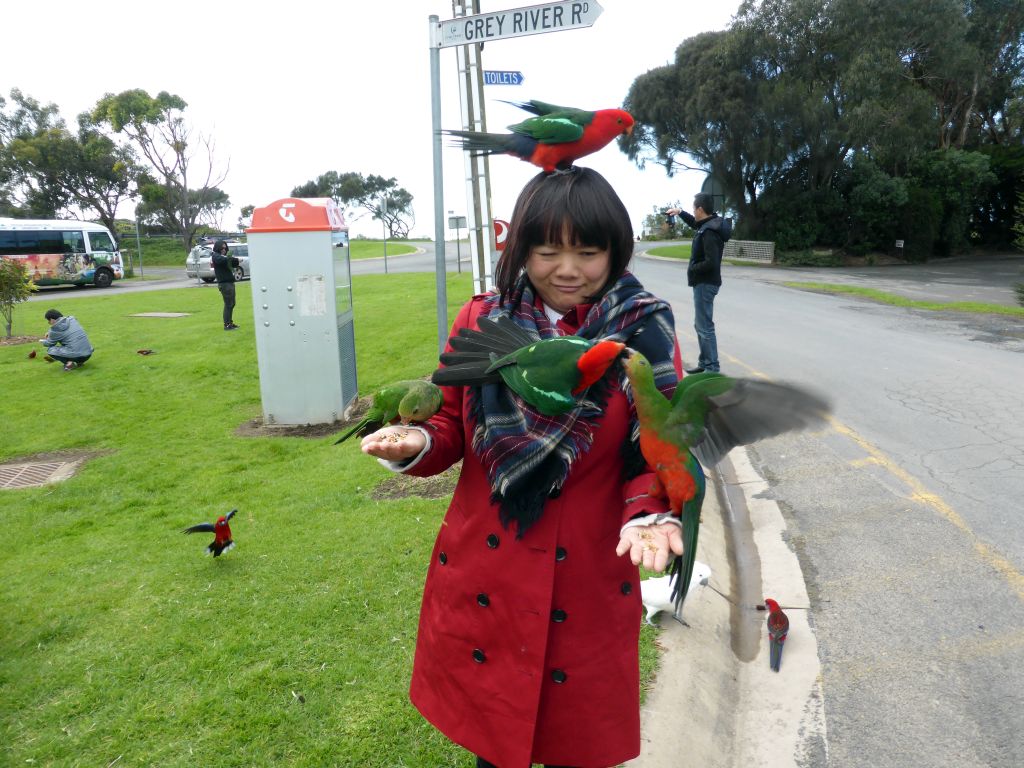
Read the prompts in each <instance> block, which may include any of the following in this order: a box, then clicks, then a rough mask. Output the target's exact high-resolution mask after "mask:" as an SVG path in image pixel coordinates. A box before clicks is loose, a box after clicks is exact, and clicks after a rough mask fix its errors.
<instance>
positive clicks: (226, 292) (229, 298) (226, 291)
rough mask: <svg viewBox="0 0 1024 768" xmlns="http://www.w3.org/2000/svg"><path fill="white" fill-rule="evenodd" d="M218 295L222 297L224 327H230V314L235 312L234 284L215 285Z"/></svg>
mask: <svg viewBox="0 0 1024 768" xmlns="http://www.w3.org/2000/svg"><path fill="white" fill-rule="evenodd" d="M217 287H218V288H220V295H221V296H223V297H224V325H231V323H232V322H233V321H232V319H231V313H232V312H234V311H235V284H234V283H217Z"/></svg>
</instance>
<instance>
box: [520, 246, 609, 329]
mask: <svg viewBox="0 0 1024 768" xmlns="http://www.w3.org/2000/svg"><path fill="white" fill-rule="evenodd" d="M563 239H568V238H563ZM610 273H611V254H610V253H609V251H608V249H603V250H602V249H601V248H598V247H596V246H593V245H565V244H563V243H546V244H544V245H535V246H534V247H533V248H531V249H530V255H529V257H527V259H526V275H527V277H529V278H530V282H531V283H533V287H534V289H536V291H537V293H538V294H540V297H541V299H542V300H543V301H544V303H545V304H547V305H548V306H549V307H551V308H552V309H555V310H557V311H558V312H561V313H562V314H565V313H566V312H568V311H569V310H570V309H572V308H573V307H574V306H576V305H577V304H585V303H586V302H587V301H588V299H589V297H591V296H593V295H594V294H596V293H597V292H598V291H600V290H601V288H602V287H604V284H605V283H606V282H607V281H608V276H609V274H610Z"/></svg>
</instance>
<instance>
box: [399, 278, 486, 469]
mask: <svg viewBox="0 0 1024 768" xmlns="http://www.w3.org/2000/svg"><path fill="white" fill-rule="evenodd" d="M482 298H483V297H482V296H474V297H473V298H472V299H471V300H470V301H469V302H467V303H466V304H465V305H464V306H463V307H462V309H461V310H459V314H458V315H457V316H456V318H455V322H454V323H452V330H451V333H450V334H449V336H454V335H455V334H457V333H458V332H459V329H460V328H471V327H472V328H475V327H476V318H477V315H479V313H480V300H481V299H482ZM451 348H452V346H451V343H450V342H449V343H448V344H446V345H445V351H446V352H448V351H450V350H451ZM441 392H442V393H443V394H444V404H443V405H442V406H441V410H440V411H438V412H437V413H436V414H434V415H433V416H432V417H431V418H430V419H429V420H427V421H426V422H425V423H424V424H423V427H424V428H426V429H427V431H429V432H430V439H431V445H430V448H429V450H428V451H427V452H426V453H425V454H424V455H423V456H422V457H421V458H420V460H419V461H418V462H416V464H415V465H413V466H412V467H410V468H409V469H407V470H406V474H409V475H415V476H416V477H429V476H431V475H436V474H438V473H440V472H444V471H445V470H446V469H448V468H449V467H450V466H452V464H454V463H455V462H457V461H459V460H460V459H462V457H463V453H464V451H465V449H466V438H465V436H466V430H465V425H464V424H463V420H462V398H463V396H464V395H465V392H466V388H465V387H441Z"/></svg>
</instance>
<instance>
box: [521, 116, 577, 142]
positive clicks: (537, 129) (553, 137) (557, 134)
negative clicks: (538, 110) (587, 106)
mask: <svg viewBox="0 0 1024 768" xmlns="http://www.w3.org/2000/svg"><path fill="white" fill-rule="evenodd" d="M587 116H589V118H588V117H587ZM591 119H593V113H592V112H583V111H582V110H569V111H567V112H555V113H553V114H550V115H541V116H539V117H530V118H527V119H526V120H523V122H521V123H516V124H515V125H510V126H508V129H509V130H510V131H512V133H518V134H520V135H523V136H529V137H530V138H531V139H536V140H537V141H539V142H541V143H542V144H567V143H568V142H570V141H578V140H579V139H580V138H582V136H583V129H584V128H585V127H586V126H587V125H588V124H589V123H590V120H591Z"/></svg>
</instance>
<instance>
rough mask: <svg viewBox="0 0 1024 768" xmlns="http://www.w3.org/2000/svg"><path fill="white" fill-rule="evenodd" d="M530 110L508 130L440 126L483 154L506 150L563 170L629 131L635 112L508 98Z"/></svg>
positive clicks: (548, 170) (464, 145) (548, 168)
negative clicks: (587, 109)
mask: <svg viewBox="0 0 1024 768" xmlns="http://www.w3.org/2000/svg"><path fill="white" fill-rule="evenodd" d="M507 103H509V104H512V105H514V106H517V107H519V108H520V109H524V110H526V111H527V112H531V113H533V115H535V117H529V118H527V119H526V120H523V122H521V123H516V124H515V125H510V126H509V127H508V128H509V130H510V131H512V133H480V132H476V131H444V133H446V134H448V135H449V136H454V137H455V138H457V139H459V142H458V146H461V147H462V148H463V149H465V150H468V151H470V152H475V153H477V154H481V155H501V154H508V155H512V156H514V157H518V158H519V159H520V160H525V161H526V162H528V163H533V164H534V165H536V166H539V167H540V168H542V169H544V171H545V172H546V173H552V172H555V171H566V170H568V169H569V168H571V167H572V164H573V162H574V161H576V160H578V159H579V158H581V157H584V156H585V155H589V154H591V153H593V152H596V151H597V150H599V149H601V148H602V147H604V146H605V145H606V144H608V143H609V142H610V141H612V139H614V138H616V137H618V136H621V135H623V134H628V133H630V132H631V131H632V130H633V116H632V115H630V114H629V112H626V111H625V110H622V109H599V110H596V111H594V112H588V111H586V110H583V109H574V108H572V107H559V106H557V105H555V104H546V103H545V102H543V101H535V100H533V101H525V102H514V101H510V102H507Z"/></svg>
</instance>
